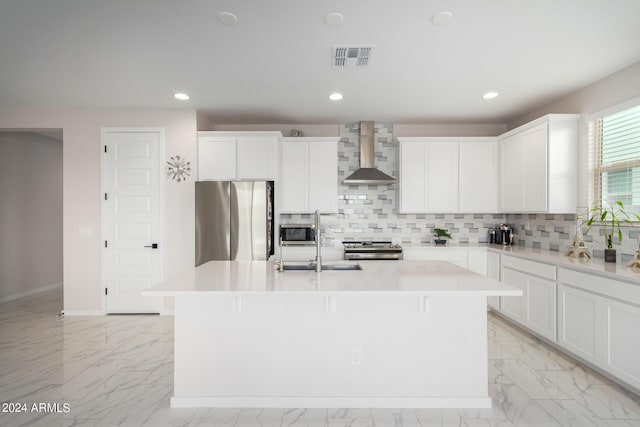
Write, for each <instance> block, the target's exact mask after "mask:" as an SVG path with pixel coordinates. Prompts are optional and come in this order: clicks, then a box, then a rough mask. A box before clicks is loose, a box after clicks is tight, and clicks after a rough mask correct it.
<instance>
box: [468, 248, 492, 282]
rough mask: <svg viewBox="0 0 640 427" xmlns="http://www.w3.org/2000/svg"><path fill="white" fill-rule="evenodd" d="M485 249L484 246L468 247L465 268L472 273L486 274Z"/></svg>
mask: <svg viewBox="0 0 640 427" xmlns="http://www.w3.org/2000/svg"><path fill="white" fill-rule="evenodd" d="M487 255H488V253H487V250H486V249H485V248H469V249H468V250H467V268H468V269H469V270H471V271H473V272H474V273H478V274H481V275H482V276H485V277H486V276H487V262H488V261H487Z"/></svg>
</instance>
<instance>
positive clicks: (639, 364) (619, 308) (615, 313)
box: [604, 299, 640, 388]
mask: <svg viewBox="0 0 640 427" xmlns="http://www.w3.org/2000/svg"><path fill="white" fill-rule="evenodd" d="M604 305H605V307H604V308H605V316H604V319H605V325H604V326H605V327H604V342H605V344H606V348H605V353H604V354H605V356H606V358H605V361H604V362H605V369H606V370H607V371H609V372H611V373H612V374H613V375H615V376H616V377H618V378H620V379H622V380H623V381H625V382H627V383H629V384H631V385H633V386H635V387H636V388H640V357H639V355H640V307H638V306H635V305H631V304H626V303H623V302H619V301H615V300H612V299H606V300H605V301H604Z"/></svg>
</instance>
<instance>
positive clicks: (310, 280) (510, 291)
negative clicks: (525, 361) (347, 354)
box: [143, 261, 522, 296]
mask: <svg viewBox="0 0 640 427" xmlns="http://www.w3.org/2000/svg"><path fill="white" fill-rule="evenodd" d="M290 264H296V263H290ZM297 264H301V263H297ZM325 264H356V262H348V261H338V262H331V263H325ZM357 264H360V266H361V267H362V270H347V271H344V270H341V271H336V270H329V271H327V270H325V271H322V272H321V273H316V272H315V271H296V270H288V271H285V272H278V271H276V269H275V264H274V262H272V261H210V262H208V263H206V264H203V265H201V266H199V267H196V268H195V269H194V270H192V271H190V272H188V273H186V274H184V275H182V276H178V277H176V278H174V279H170V280H166V281H164V282H162V283H160V284H158V285H155V286H153V287H151V288H149V289H148V290H146V291H144V292H143V295H145V296H179V295H186V294H202V293H210V294H215V293H225V294H229V293H241V294H247V293H287V292H290V293H299V292H311V293H325V292H326V293H334V292H340V293H416V294H420V295H486V296H495V295H502V296H521V295H522V291H521V290H519V289H517V288H514V287H512V286H509V285H506V284H503V283H500V282H498V281H496V280H493V279H489V278H487V277H484V276H481V275H479V274H476V273H473V272H471V271H469V270H466V269H464V268H461V267H458V266H455V265H453V264H450V263H448V262H444V261H359V262H357Z"/></svg>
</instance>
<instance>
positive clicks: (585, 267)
mask: <svg viewBox="0 0 640 427" xmlns="http://www.w3.org/2000/svg"><path fill="white" fill-rule="evenodd" d="M486 246H487V248H488V249H489V251H491V252H496V253H500V254H505V255H511V256H514V257H518V258H525V259H529V260H531V261H538V262H544V263H547V264H553V265H555V266H557V267H564V268H568V269H571V270H575V271H581V272H583V273H590V274H597V275H599V276H602V277H607V278H609V279H615V280H622V281H625V282H628V283H631V284H634V285H640V270H639V269H631V268H627V267H625V266H624V265H623V264H620V263H619V262H617V263H613V262H604V259H602V258H591V259H590V260H583V259H578V258H572V257H566V256H564V252H557V251H549V250H542V249H533V248H527V247H523V246H505V247H503V246H502V245H486Z"/></svg>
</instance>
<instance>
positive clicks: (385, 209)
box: [280, 123, 638, 262]
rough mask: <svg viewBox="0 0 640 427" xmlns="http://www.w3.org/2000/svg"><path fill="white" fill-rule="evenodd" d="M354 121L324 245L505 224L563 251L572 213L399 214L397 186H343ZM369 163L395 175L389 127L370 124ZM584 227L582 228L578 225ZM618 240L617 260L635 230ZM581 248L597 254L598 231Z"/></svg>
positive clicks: (343, 133) (463, 238)
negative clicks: (372, 129) (372, 153)
mask: <svg viewBox="0 0 640 427" xmlns="http://www.w3.org/2000/svg"><path fill="white" fill-rule="evenodd" d="M359 133H360V124H359V123H347V124H343V125H340V137H341V138H340V142H339V143H338V180H339V186H338V214H337V215H323V217H322V226H323V227H322V228H323V229H322V232H323V234H324V236H325V242H324V245H325V246H340V245H341V244H342V242H343V241H349V240H361V239H374V240H375V239H391V240H392V241H393V242H394V243H401V244H404V245H409V244H425V243H430V242H431V238H432V231H433V228H435V227H438V228H446V229H449V232H450V233H451V235H452V240H453V242H459V243H485V242H487V241H488V233H489V229H491V228H495V227H496V226H497V225H498V224H500V223H503V222H504V223H507V224H509V225H511V226H512V227H513V229H514V235H515V236H514V237H515V239H514V241H515V243H516V244H517V245H520V246H527V247H533V248H540V249H546V250H552V251H565V250H566V249H567V247H568V246H569V245H570V244H571V241H572V239H573V236H574V234H575V227H576V220H575V215H573V214H568V215H564V214H497V213H496V214H453V213H450V214H399V213H398V184H387V185H344V184H342V180H343V179H344V178H346V177H347V176H349V175H350V174H351V173H352V172H353V171H355V170H356V169H358V168H359V164H360V142H359ZM374 151H375V166H376V167H377V168H378V169H380V170H382V171H384V172H385V173H387V174H389V175H391V176H394V177H397V176H398V144H397V141H395V140H394V139H393V125H391V124H380V123H376V124H375V149H374ZM280 222H282V223H309V222H313V215H308V214H281V215H280ZM583 231H585V227H583ZM623 233H624V239H623V242H622V244H620V242H619V241H618V240H617V239H615V242H614V248H616V249H618V251H619V252H620V253H621V254H622V261H623V262H626V261H625V260H626V259H628V258H629V257H630V256H632V255H634V254H635V251H636V246H637V238H638V230H637V229H636V228H631V227H625V228H623ZM585 241H586V242H587V246H588V247H590V248H591V249H592V250H593V253H594V255H595V256H596V257H603V249H604V246H603V238H602V237H601V230H599V229H598V228H595V227H594V228H593V229H592V230H591V231H590V232H589V233H587V234H585Z"/></svg>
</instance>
